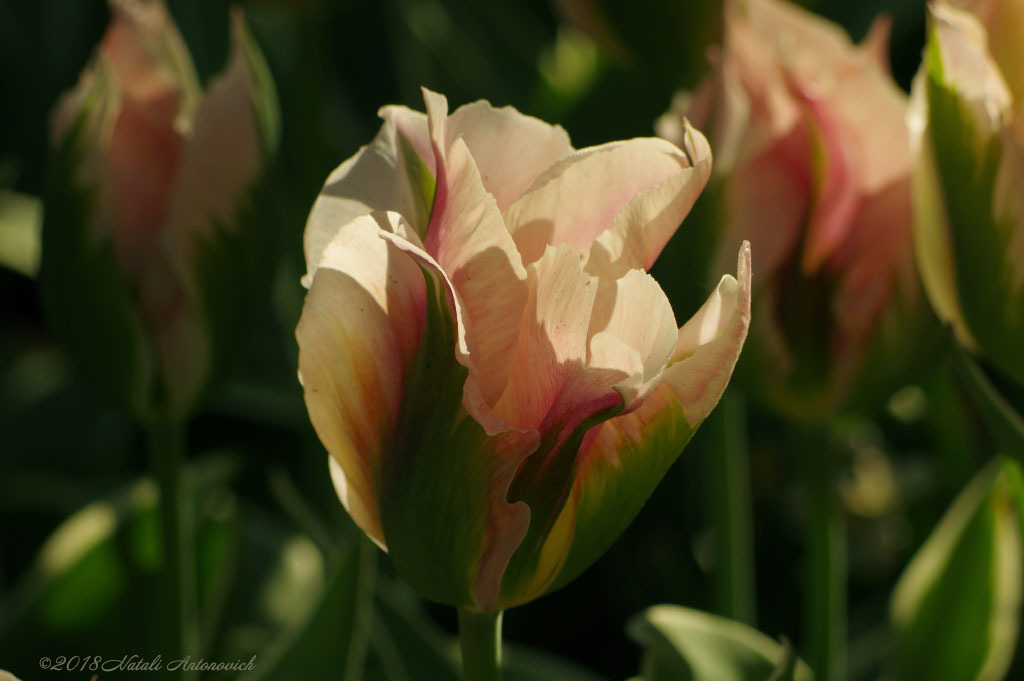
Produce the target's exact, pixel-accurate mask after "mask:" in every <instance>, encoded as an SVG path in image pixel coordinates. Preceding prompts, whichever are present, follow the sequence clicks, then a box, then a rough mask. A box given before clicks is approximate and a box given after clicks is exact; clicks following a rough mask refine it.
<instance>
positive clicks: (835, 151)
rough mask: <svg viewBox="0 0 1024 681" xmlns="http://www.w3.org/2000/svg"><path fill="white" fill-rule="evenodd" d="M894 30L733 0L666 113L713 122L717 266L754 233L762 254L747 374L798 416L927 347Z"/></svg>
mask: <svg viewBox="0 0 1024 681" xmlns="http://www.w3.org/2000/svg"><path fill="white" fill-rule="evenodd" d="M887 37H888V23H887V22H886V21H884V20H878V21H876V22H875V25H874V26H873V27H872V29H871V31H870V33H869V35H868V37H867V38H866V39H865V41H864V42H863V43H862V44H861V45H860V46H854V45H853V44H852V43H851V42H850V40H849V38H848V36H847V35H846V34H845V33H844V32H843V30H842V29H841V28H839V27H838V26H835V25H834V24H831V23H829V22H827V21H826V20H824V19H822V18H820V17H817V16H815V15H813V14H810V13H808V12H806V11H805V10H803V9H801V8H799V7H797V6H796V5H793V4H791V3H788V2H780V1H778V0H747V1H745V2H744V1H740V0H729V1H728V2H726V3H725V16H724V37H723V44H722V46H721V48H720V49H718V50H717V51H716V52H715V53H713V57H712V62H713V73H712V74H711V75H710V76H709V77H708V78H707V79H706V80H705V81H704V82H703V83H702V84H701V86H700V87H699V89H698V90H697V91H696V92H695V93H693V94H692V95H691V94H684V95H680V96H677V99H676V101H675V103H674V105H673V110H672V111H670V112H669V113H668V114H666V115H665V116H663V117H662V119H661V120H660V121H659V123H658V129H659V132H660V134H662V135H663V136H665V137H667V138H668V139H671V140H675V141H678V140H679V138H680V134H681V130H682V127H681V121H682V120H683V116H687V117H689V119H690V120H691V121H692V122H693V124H694V125H696V126H697V127H699V128H702V129H706V130H708V131H709V132H710V135H711V138H712V140H713V145H712V146H713V148H714V150H715V158H716V161H715V176H714V178H713V179H712V183H713V185H714V186H715V189H716V192H715V194H716V195H717V196H720V204H718V205H717V206H716V209H715V210H716V211H717V213H718V217H719V219H720V221H721V224H720V225H718V236H717V238H716V242H717V244H718V245H717V248H716V256H715V258H714V259H713V260H712V262H714V263H715V266H716V267H720V266H721V264H722V263H723V262H725V261H726V258H727V257H728V253H729V252H730V250H734V249H735V248H736V246H737V245H738V244H739V243H740V242H741V241H743V240H749V241H750V243H751V245H752V247H753V249H754V252H755V253H757V254H758V273H757V275H756V277H755V280H754V297H755V306H754V307H755V312H754V319H753V325H752V329H751V341H752V342H751V345H750V347H749V348H748V351H747V353H745V354H746V358H745V359H744V361H743V362H741V368H740V372H741V373H740V376H739V377H740V378H742V379H743V383H744V385H746V386H748V387H750V388H751V389H752V391H753V392H754V393H755V394H757V395H760V396H761V397H763V398H765V400H766V401H767V402H768V403H769V404H771V405H772V406H773V407H775V408H777V409H779V410H780V411H781V412H782V413H783V414H784V415H786V416H787V417H788V418H791V419H795V420H798V421H808V420H821V419H824V418H827V417H828V416H830V415H831V414H833V413H835V411H836V410H837V409H839V408H841V407H843V406H846V404H847V403H848V402H849V401H850V400H851V399H854V398H855V396H857V395H858V394H860V393H874V392H876V391H877V390H880V389H882V388H888V389H890V390H891V389H893V388H895V387H899V384H898V383H897V384H896V385H893V378H894V375H895V377H896V378H898V377H899V376H901V375H903V374H905V372H906V365H907V364H908V363H909V358H910V357H912V356H913V355H912V354H911V353H917V354H920V348H919V347H915V346H914V342H915V340H916V339H915V336H914V333H913V330H914V327H915V324H916V320H915V317H916V316H917V315H919V314H920V313H919V312H918V310H919V309H920V308H921V307H922V306H921V305H920V299H921V296H920V294H919V291H918V285H917V277H916V274H915V272H914V263H913V252H912V246H911V197H910V145H909V140H908V134H907V130H906V125H905V123H904V116H905V111H906V97H905V96H904V95H903V93H902V92H901V91H900V90H899V89H898V88H897V86H896V85H895V83H893V81H892V79H891V78H890V76H889V74H888V66H887V61H888V60H887V58H886V56H885V52H886V50H885V47H886V44H887ZM866 366H870V367H871V369H870V370H869V371H865V369H864V367H866Z"/></svg>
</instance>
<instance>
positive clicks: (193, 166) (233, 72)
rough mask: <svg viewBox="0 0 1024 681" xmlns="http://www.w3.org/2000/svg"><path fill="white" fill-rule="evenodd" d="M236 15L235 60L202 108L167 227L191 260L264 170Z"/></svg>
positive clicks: (229, 219) (231, 217)
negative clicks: (198, 245)
mask: <svg viewBox="0 0 1024 681" xmlns="http://www.w3.org/2000/svg"><path fill="white" fill-rule="evenodd" d="M235 17H236V18H235V21H234V22H233V24H232V32H233V40H234V47H233V51H232V56H231V61H230V63H229V64H228V67H227V69H226V70H225V72H224V73H222V74H221V75H219V76H218V77H217V78H216V79H215V80H214V81H213V84H212V85H211V86H210V89H209V91H208V92H207V93H206V97H205V98H204V99H203V101H202V104H200V106H199V109H198V110H197V111H196V115H195V119H194V121H193V125H192V134H191V135H190V137H189V139H188V142H187V144H186V146H185V150H184V155H183V157H182V160H181V168H180V170H179V172H178V179H177V182H176V183H175V184H174V189H173V194H172V197H171V203H170V206H169V209H168V210H169V213H168V226H167V231H168V232H169V233H170V234H172V235H173V236H172V238H176V239H178V240H179V244H180V245H181V247H182V248H183V250H184V252H185V257H186V260H190V257H189V255H188V254H189V250H190V248H191V247H192V246H193V245H194V244H195V243H196V242H197V241H198V240H199V239H201V238H202V237H203V236H204V235H206V234H209V233H210V232H211V231H212V230H214V229H231V228H233V227H235V226H236V224H235V223H236V213H237V211H238V209H239V206H240V204H242V203H243V202H244V201H246V200H247V199H248V197H246V195H245V194H246V191H247V190H248V189H249V188H250V187H251V185H252V184H253V183H254V182H255V181H256V179H257V178H258V177H259V175H260V173H261V172H262V170H263V164H264V158H263V148H262V141H261V140H262V136H261V133H260V129H259V122H258V121H257V119H256V109H255V105H254V89H255V85H254V80H253V74H252V71H251V70H250V64H249V60H248V57H247V55H246V51H245V45H244V41H245V38H244V36H243V32H244V31H245V28H244V25H243V24H242V18H241V15H240V14H236V15H235Z"/></svg>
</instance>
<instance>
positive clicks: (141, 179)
mask: <svg viewBox="0 0 1024 681" xmlns="http://www.w3.org/2000/svg"><path fill="white" fill-rule="evenodd" d="M110 4H111V22H110V25H109V27H108V29H107V31H106V33H105V34H104V36H103V40H102V42H101V44H100V46H99V48H98V50H97V53H96V55H95V57H94V59H93V62H92V63H91V65H90V67H89V68H88V69H87V70H86V71H85V72H84V73H83V74H82V77H81V79H80V80H79V82H78V84H77V86H76V87H75V88H74V89H73V90H72V91H71V92H69V93H68V94H66V95H65V96H64V97H63V99H62V100H61V101H60V103H59V105H58V107H57V110H56V112H55V114H54V118H53V140H54V143H55V147H56V149H57V152H58V155H57V156H56V159H55V161H54V164H53V165H54V167H55V168H56V172H55V174H56V175H57V176H58V177H59V180H58V181H57V182H56V183H55V184H56V185H57V186H58V187H59V189H60V191H61V192H65V193H62V194H61V195H60V197H59V198H58V197H57V196H56V194H55V195H54V196H53V197H52V198H53V201H51V206H48V208H47V214H48V223H47V228H46V229H47V235H46V239H47V243H46V245H45V246H46V247H45V249H44V256H43V257H44V264H43V267H44V270H45V269H46V268H47V265H48V264H49V265H50V271H51V272H52V273H53V278H52V279H51V281H52V282H55V283H54V284H53V287H66V288H67V290H66V291H57V292H56V294H55V295H57V296H58V297H70V296H85V297H88V296H89V295H91V292H90V289H91V287H93V286H94V284H95V280H96V279H97V274H96V273H95V272H92V273H81V276H80V277H79V275H78V273H77V272H72V271H70V270H69V269H68V268H67V267H66V265H65V264H63V263H61V264H58V262H59V261H60V260H61V259H62V258H66V259H67V260H68V261H76V262H85V261H88V260H89V259H90V258H93V257H95V252H96V251H97V250H99V249H107V248H109V249H110V251H112V256H113V261H114V264H115V266H116V268H117V269H118V270H119V276H120V279H121V281H122V282H123V288H122V293H121V294H120V295H125V296H126V297H127V299H130V301H131V303H130V307H131V310H130V311H128V312H126V313H124V314H127V315H128V317H129V318H134V317H135V316H137V317H138V318H139V319H140V320H141V326H142V327H143V329H144V331H143V334H144V335H145V336H147V337H148V338H149V339H150V340H149V341H148V342H147V343H146V344H148V343H152V346H153V347H152V348H146V349H143V350H139V356H140V357H142V359H140V360H139V362H138V364H137V365H136V366H133V367H130V368H128V369H126V372H127V373H132V374H135V379H134V380H135V381H136V383H137V385H135V386H134V387H133V388H132V390H133V391H135V392H137V393H138V392H145V393H149V392H154V393H161V394H162V395H163V396H164V397H163V398H159V399H158V400H157V401H161V402H164V401H165V402H166V404H165V405H164V406H162V407H160V409H168V410H170V411H171V412H176V413H177V412H181V411H183V410H184V409H185V408H186V405H188V404H190V403H191V402H192V401H193V400H194V399H195V397H196V395H197V394H198V392H199V391H200V389H201V388H202V386H203V383H204V380H205V378H206V376H207V374H208V373H209V372H210V370H211V366H212V364H213V363H214V361H215V359H214V357H213V354H214V352H213V349H212V348H211V345H212V344H213V343H214V341H213V340H211V338H210V337H209V328H208V327H209V326H210V322H209V321H208V319H207V318H206V317H207V315H208V314H209V313H210V310H209V309H206V308H207V306H209V305H210V304H211V303H210V300H209V299H205V298H206V297H207V296H208V295H212V296H216V295H217V293H212V294H211V292H210V291H208V290H201V289H203V288H204V285H203V284H202V283H201V281H200V279H201V277H202V276H204V275H206V274H208V272H207V271H202V270H203V268H208V269H209V268H211V266H212V265H213V262H212V260H213V259H214V258H215V256H213V255H212V253H213V252H214V250H215V244H217V243H218V241H219V240H220V238H221V235H222V234H223V233H226V232H235V231H237V223H238V216H239V212H240V210H241V209H242V208H243V207H246V206H247V204H248V202H249V196H248V192H249V191H250V190H251V189H252V188H253V185H254V184H255V183H256V181H257V180H258V179H259V178H260V176H261V174H262V171H263V167H264V160H265V159H264V157H265V153H268V152H269V151H270V149H269V147H270V146H272V143H269V144H268V141H269V140H270V139H271V138H272V137H273V136H274V134H275V133H273V132H269V130H270V129H271V128H272V127H273V125H272V122H271V121H269V120H267V119H266V117H265V116H266V111H267V109H266V108H264V109H263V110H261V109H260V106H265V107H273V106H274V105H273V88H272V85H270V84H269V81H268V80H267V77H266V73H265V69H266V65H265V64H264V63H263V62H262V58H261V57H260V56H259V55H258V52H257V51H256V50H255V47H254V45H253V44H252V42H251V40H250V39H249V38H248V36H247V33H246V29H245V26H244V21H243V18H242V15H241V13H240V12H235V13H234V15H233V16H232V34H233V38H234V49H233V51H232V55H231V59H230V63H229V64H228V66H227V68H226V69H225V71H224V72H223V73H222V74H220V75H219V76H218V77H217V78H215V79H214V81H213V82H212V83H211V85H210V87H209V88H208V90H207V91H206V92H205V93H204V92H203V91H202V90H201V88H200V86H199V83H198V80H197V78H196V75H195V73H194V71H193V67H192V63H191V59H190V57H189V54H188V51H187V48H186V47H185V44H184V42H183V41H182V39H181V36H180V35H179V34H178V31H177V29H176V28H175V26H174V23H173V21H172V20H171V18H170V16H169V15H168V13H167V9H166V7H165V6H164V5H163V3H162V2H160V1H158V0H111V3H110ZM263 97H267V99H262V98H263ZM83 197H87V198H86V200H85V201H84V202H83V200H82V199H83ZM76 203H82V204H83V205H82V206H81V208H82V211H83V213H84V215H83V214H75V215H68V216H65V215H64V214H63V213H61V212H60V211H61V210H64V209H66V208H67V207H69V206H73V205H75V204H76ZM51 208H53V210H52V211H51ZM51 215H55V216H57V217H54V218H53V219H50V217H51ZM71 223H76V224H71ZM77 223H82V224H81V225H79V224H77ZM79 229H83V230H84V232H85V235H84V237H81V238H79V237H73V236H71V235H72V233H75V234H77V233H78V232H77V230H79ZM79 247H81V248H83V249H84V251H85V252H72V251H74V250H75V249H77V248H79ZM233 267H235V268H236V269H237V266H232V265H225V266H224V267H223V268H222V272H221V274H220V275H219V276H221V277H222V278H221V280H220V281H218V283H217V286H219V287H221V288H224V287H225V279H224V277H226V278H230V277H231V275H230V274H226V273H229V272H230V271H231V270H232V268H233ZM248 285H249V286H252V282H251V281H250V282H249V284H248ZM107 295H109V294H107ZM102 304H105V305H108V306H109V305H110V304H111V302H110V301H109V300H108V301H106V302H105V303H102ZM56 316H58V317H62V319H59V320H58V322H57V323H58V325H65V326H68V325H72V324H76V323H77V322H76V321H74V320H72V319H70V318H71V317H73V316H74V313H70V314H65V313H63V312H61V313H58V314H57V315H56ZM122 318H123V315H122ZM107 330H108V331H111V332H112V330H111V329H109V328H108V329H107ZM81 333H85V332H84V331H80V330H72V331H70V332H69V333H68V334H66V335H69V336H74V335H79V334H81ZM93 333H95V331H93ZM72 350H73V351H74V348H72ZM84 354H88V353H84ZM150 354H152V355H154V357H149V356H148V355H150ZM154 360H155V361H154ZM90 361H92V362H96V361H101V362H102V361H104V360H97V359H96V358H95V357H93V358H91V360H84V361H83V364H85V363H88V362H90ZM115 361H117V362H121V361H126V358H124V357H121V358H117V359H116V360H115ZM154 364H155V365H156V368H154V366H153V365H154ZM153 374H155V377H154V378H152V380H147V376H149V375H153ZM142 384H145V385H142ZM151 384H152V385H151ZM154 385H158V386H159V387H153V386H154ZM150 397H151V396H150V395H144V396H143V395H139V394H134V395H131V396H129V397H128V398H127V399H128V400H130V401H131V402H133V403H135V404H136V405H138V404H139V403H146V402H149V401H150ZM149 410H151V407H140V411H149Z"/></svg>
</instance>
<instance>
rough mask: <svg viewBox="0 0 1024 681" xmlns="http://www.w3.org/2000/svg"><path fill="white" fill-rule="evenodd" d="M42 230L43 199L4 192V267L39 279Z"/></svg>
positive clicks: (0, 204)
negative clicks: (41, 200)
mask: <svg viewBox="0 0 1024 681" xmlns="http://www.w3.org/2000/svg"><path fill="white" fill-rule="evenodd" d="M42 230H43V205H42V203H41V202H40V201H39V199H37V198H35V197H34V196H29V195H28V194H19V193H17V192H10V191H2V190H0V265H3V266H4V267H9V268H10V269H12V270H14V271H16V272H21V273H22V274H24V275H25V276H26V277H35V276H36V273H37V272H38V271H39V254H40V250H41V249H40V246H39V242H40V234H41V233H42Z"/></svg>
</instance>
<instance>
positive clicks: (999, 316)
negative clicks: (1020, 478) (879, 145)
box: [910, 2, 1024, 382]
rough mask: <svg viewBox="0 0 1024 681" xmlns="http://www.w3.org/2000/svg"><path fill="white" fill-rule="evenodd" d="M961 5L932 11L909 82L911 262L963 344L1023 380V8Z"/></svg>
mask: <svg viewBox="0 0 1024 681" xmlns="http://www.w3.org/2000/svg"><path fill="white" fill-rule="evenodd" d="M957 5H960V6H962V7H964V8H968V9H970V10H971V11H970V12H968V11H966V10H965V9H960V8H958V7H956V6H954V5H953V4H951V3H946V2H940V3H937V4H935V5H934V6H932V7H931V10H930V12H931V36H930V39H929V42H928V47H927V48H926V53H925V61H924V64H923V65H922V68H921V71H920V73H919V75H918V77H917V79H916V80H915V83H914V91H913V98H914V106H913V109H912V112H911V118H910V121H911V126H912V129H913V131H914V140H915V148H916V152H917V154H916V167H915V174H914V190H915V199H916V202H917V211H916V219H915V237H916V239H915V244H916V249H917V256H918V262H919V264H920V268H921V273H922V277H923V280H924V283H925V286H926V291H927V292H928V296H929V298H930V300H931V302H932V305H933V306H934V308H935V310H936V312H937V313H938V315H939V316H940V317H941V318H942V319H943V320H944V321H947V322H950V323H952V324H953V326H954V328H955V330H956V333H957V336H958V338H959V340H960V341H961V342H962V343H964V344H965V345H967V346H968V347H970V348H973V349H975V350H978V351H980V352H981V354H982V355H984V356H985V357H986V358H987V359H989V360H990V361H991V362H992V363H993V364H994V365H995V366H997V367H998V368H999V369H1001V370H1002V371H1003V372H1005V373H1006V374H1007V375H1009V376H1011V377H1013V378H1014V379H1016V380H1017V381H1019V382H1024V359H1022V356H1021V352H1020V348H1021V347H1022V345H1024V203H1022V199H1021V197H1022V196H1024V194H1022V193H1021V182H1022V179H1024V174H1022V169H1024V127H1022V126H1024V119H1022V118H1021V116H1022V115H1024V114H1022V111H1024V104H1022V98H1024V84H1022V83H1021V80H1020V76H1021V73H1022V70H1021V57H1022V55H1024V52H1022V51H1021V50H1022V48H1021V31H1022V30H1024V6H1022V5H1021V3H1019V2H964V3H957ZM972 12H973V13H972Z"/></svg>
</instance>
